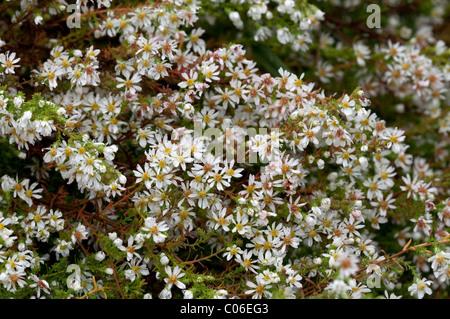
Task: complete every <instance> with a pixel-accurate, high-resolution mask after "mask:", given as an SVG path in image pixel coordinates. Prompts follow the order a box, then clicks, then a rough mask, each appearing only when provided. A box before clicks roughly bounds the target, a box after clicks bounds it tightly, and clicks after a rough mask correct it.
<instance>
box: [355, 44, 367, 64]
mask: <svg viewBox="0 0 450 319" xmlns="http://www.w3.org/2000/svg"><path fill="white" fill-rule="evenodd" d="M353 50H354V52H355V55H356V62H357V63H358V65H359V66H365V65H366V60H367V59H368V58H369V57H370V49H369V47H368V46H366V45H365V44H363V43H361V42H357V43H355V44H353Z"/></svg>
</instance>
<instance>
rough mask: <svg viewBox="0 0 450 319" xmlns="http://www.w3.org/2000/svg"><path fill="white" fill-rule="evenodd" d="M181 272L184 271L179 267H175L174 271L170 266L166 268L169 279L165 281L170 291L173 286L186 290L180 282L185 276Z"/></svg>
mask: <svg viewBox="0 0 450 319" xmlns="http://www.w3.org/2000/svg"><path fill="white" fill-rule="evenodd" d="M181 270H182V269H181V268H180V267H178V266H175V267H174V268H173V269H172V267H170V266H166V267H165V271H166V274H167V278H164V281H165V282H166V284H167V285H166V288H167V289H169V290H170V289H171V288H172V286H173V285H175V286H177V287H178V288H180V289H186V285H185V284H184V283H182V282H181V281H180V278H181V277H183V276H184V275H185V274H184V273H182V272H181Z"/></svg>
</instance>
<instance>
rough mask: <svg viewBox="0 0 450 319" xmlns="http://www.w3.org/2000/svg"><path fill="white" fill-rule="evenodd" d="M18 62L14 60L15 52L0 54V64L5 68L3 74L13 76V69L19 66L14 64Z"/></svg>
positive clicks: (17, 59)
mask: <svg viewBox="0 0 450 319" xmlns="http://www.w3.org/2000/svg"><path fill="white" fill-rule="evenodd" d="M19 61H20V58H16V52H11V53H10V52H9V51H8V52H6V54H5V53H0V64H1V66H2V67H3V68H5V71H4V72H5V74H15V72H14V68H18V67H19V65H18V64H16V63H17V62H19Z"/></svg>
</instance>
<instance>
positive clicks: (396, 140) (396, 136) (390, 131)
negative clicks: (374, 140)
mask: <svg viewBox="0 0 450 319" xmlns="http://www.w3.org/2000/svg"><path fill="white" fill-rule="evenodd" d="M404 133H405V132H404V131H403V130H400V129H398V128H387V129H385V130H384V132H383V134H382V138H383V139H385V140H387V141H388V143H387V148H392V150H393V151H394V152H395V153H400V151H401V150H402V148H401V143H402V142H403V141H404V140H405V136H404V135H403V134H404Z"/></svg>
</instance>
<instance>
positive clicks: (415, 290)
mask: <svg viewBox="0 0 450 319" xmlns="http://www.w3.org/2000/svg"><path fill="white" fill-rule="evenodd" d="M431 284H432V281H431V280H426V279H425V278H422V279H419V280H416V282H415V283H413V284H412V285H411V286H409V287H408V291H409V292H410V294H411V296H413V297H416V298H418V299H422V298H423V297H424V296H425V295H431V294H432V293H433V290H431V288H430V286H431Z"/></svg>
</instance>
